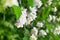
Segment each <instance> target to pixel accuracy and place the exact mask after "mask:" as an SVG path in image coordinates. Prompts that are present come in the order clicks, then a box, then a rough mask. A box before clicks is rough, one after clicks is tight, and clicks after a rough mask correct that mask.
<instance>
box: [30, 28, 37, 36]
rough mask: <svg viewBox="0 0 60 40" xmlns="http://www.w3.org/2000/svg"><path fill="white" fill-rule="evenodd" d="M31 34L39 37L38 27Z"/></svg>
mask: <svg viewBox="0 0 60 40" xmlns="http://www.w3.org/2000/svg"><path fill="white" fill-rule="evenodd" d="M31 33H32V34H34V35H35V36H37V34H38V29H37V28H36V27H33V29H32V31H31Z"/></svg>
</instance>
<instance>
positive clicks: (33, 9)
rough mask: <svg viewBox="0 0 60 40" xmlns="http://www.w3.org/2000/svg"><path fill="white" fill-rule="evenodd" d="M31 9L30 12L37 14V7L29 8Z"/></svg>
mask: <svg viewBox="0 0 60 40" xmlns="http://www.w3.org/2000/svg"><path fill="white" fill-rule="evenodd" d="M29 8H30V11H31V13H34V14H35V13H36V11H37V8H36V7H29Z"/></svg>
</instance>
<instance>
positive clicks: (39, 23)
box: [36, 22, 44, 27]
mask: <svg viewBox="0 0 60 40" xmlns="http://www.w3.org/2000/svg"><path fill="white" fill-rule="evenodd" d="M43 25H44V24H43V23H42V22H37V25H36V26H37V27H43Z"/></svg>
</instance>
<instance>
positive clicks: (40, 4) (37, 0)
mask: <svg viewBox="0 0 60 40" xmlns="http://www.w3.org/2000/svg"><path fill="white" fill-rule="evenodd" d="M42 4H43V3H42V2H41V0H34V5H35V6H38V8H40V7H41V6H42Z"/></svg>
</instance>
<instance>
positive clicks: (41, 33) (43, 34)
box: [39, 30, 47, 37]
mask: <svg viewBox="0 0 60 40" xmlns="http://www.w3.org/2000/svg"><path fill="white" fill-rule="evenodd" d="M39 35H40V36H43V37H44V36H45V35H47V33H46V32H45V31H44V30H40V31H39Z"/></svg>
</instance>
